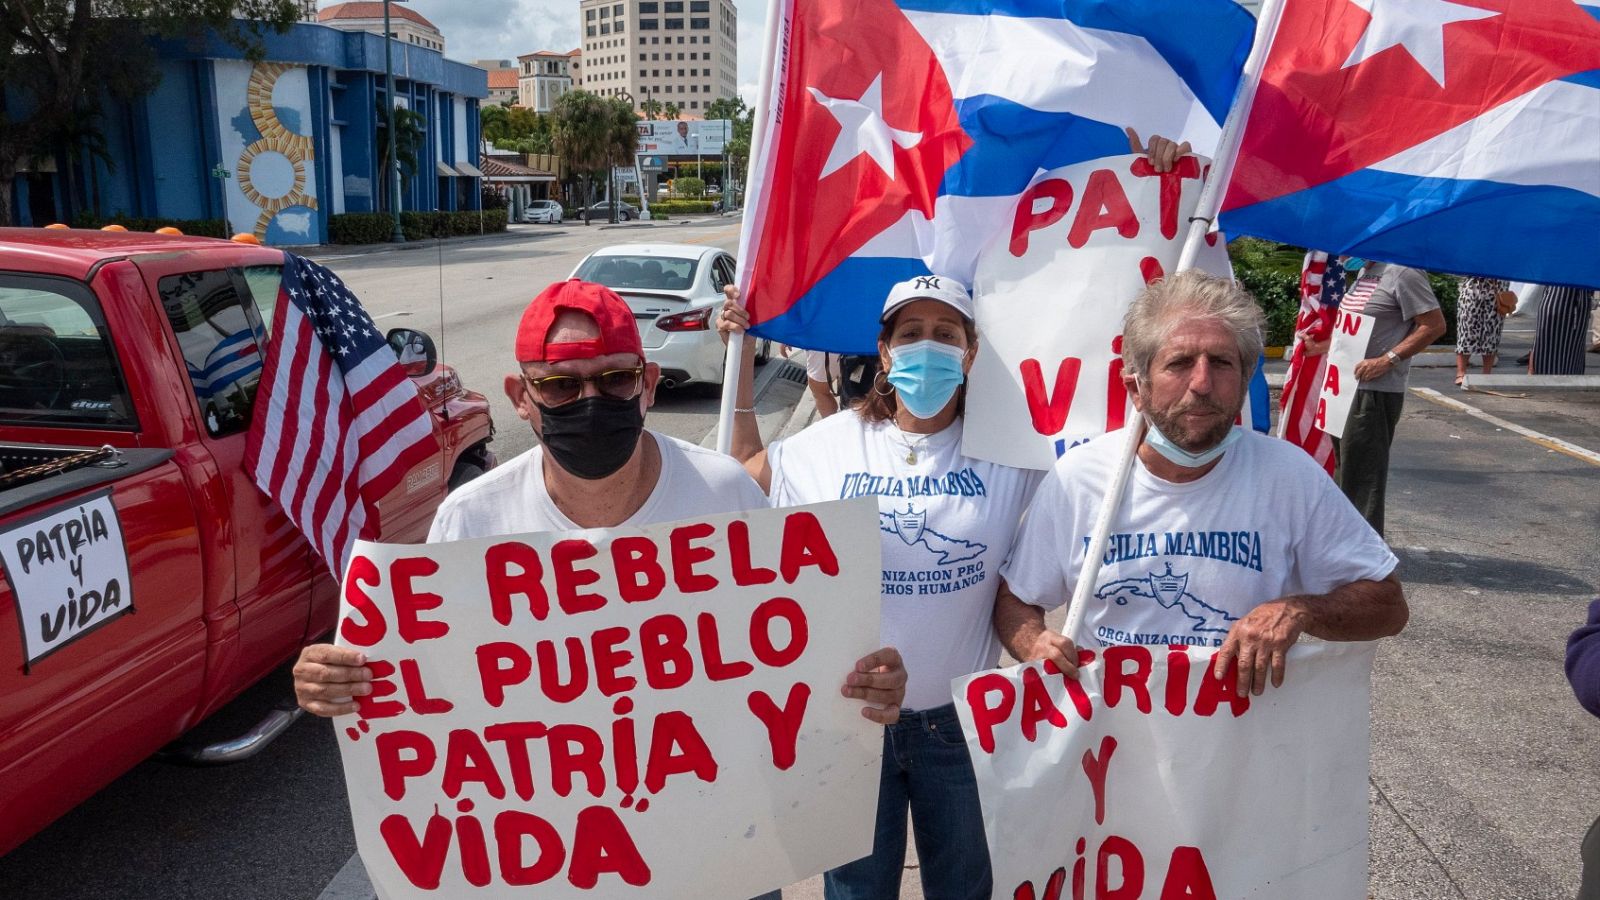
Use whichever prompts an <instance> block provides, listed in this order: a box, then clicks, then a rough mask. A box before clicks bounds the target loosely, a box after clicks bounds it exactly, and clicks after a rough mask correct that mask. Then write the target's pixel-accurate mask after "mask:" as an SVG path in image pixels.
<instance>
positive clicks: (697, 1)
mask: <svg viewBox="0 0 1600 900" xmlns="http://www.w3.org/2000/svg"><path fill="white" fill-rule="evenodd" d="M689 12H692V13H697V12H703V13H708V12H711V0H690V2H689Z"/></svg>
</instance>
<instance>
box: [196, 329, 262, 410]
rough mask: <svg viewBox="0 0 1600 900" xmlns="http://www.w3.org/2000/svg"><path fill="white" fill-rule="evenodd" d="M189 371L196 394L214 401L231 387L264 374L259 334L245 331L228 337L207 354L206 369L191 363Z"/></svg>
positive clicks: (248, 330)
mask: <svg viewBox="0 0 1600 900" xmlns="http://www.w3.org/2000/svg"><path fill="white" fill-rule="evenodd" d="M188 368H189V381H190V382H192V383H193V385H194V392H195V394H196V395H197V396H199V397H201V398H203V399H207V400H209V399H211V398H212V397H213V396H215V395H217V394H218V393H221V392H222V391H223V390H224V389H225V388H227V387H229V386H230V385H233V384H237V383H238V382H240V381H242V380H244V379H245V378H246V377H248V376H250V375H252V374H254V373H256V372H259V371H261V353H260V351H259V350H258V349H257V347H256V335H255V332H253V331H251V330H250V329H249V328H245V329H244V330H242V331H236V332H234V333H233V334H230V335H228V336H227V337H226V338H224V339H223V340H222V341H221V342H219V343H218V344H217V346H216V347H214V348H212V350H211V352H210V353H209V354H207V356H206V363H205V368H200V367H198V366H196V365H195V364H194V363H189V364H188Z"/></svg>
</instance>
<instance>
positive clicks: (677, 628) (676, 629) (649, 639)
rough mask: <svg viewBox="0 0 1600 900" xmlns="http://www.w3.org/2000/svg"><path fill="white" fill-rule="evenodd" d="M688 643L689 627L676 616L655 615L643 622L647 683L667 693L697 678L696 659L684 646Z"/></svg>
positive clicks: (642, 650) (642, 653) (641, 634)
mask: <svg viewBox="0 0 1600 900" xmlns="http://www.w3.org/2000/svg"><path fill="white" fill-rule="evenodd" d="M688 640H689V626H687V625H685V624H684V623H683V620H682V619H680V618H678V617H677V616H671V615H668V616H653V617H651V618H649V619H645V620H644V622H642V623H640V625H639V647H640V656H641V658H642V661H643V662H644V682H645V684H648V685H650V687H652V688H654V689H656V690H658V691H664V690H669V689H671V688H676V687H683V686H684V685H685V684H688V683H689V679H690V678H691V677H693V675H694V657H692V656H690V655H689V651H688V650H687V649H685V647H684V644H685V643H687V642H688Z"/></svg>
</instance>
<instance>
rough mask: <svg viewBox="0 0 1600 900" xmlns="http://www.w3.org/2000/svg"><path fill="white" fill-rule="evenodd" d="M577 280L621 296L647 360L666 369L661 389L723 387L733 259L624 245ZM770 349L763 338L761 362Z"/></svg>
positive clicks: (594, 261)
mask: <svg viewBox="0 0 1600 900" xmlns="http://www.w3.org/2000/svg"><path fill="white" fill-rule="evenodd" d="M572 277H574V278H582V279H583V280H585V281H593V282H597V283H599V284H603V285H605V286H606V287H608V288H611V289H612V290H614V291H616V292H617V293H618V294H620V295H621V296H622V299H623V300H625V301H627V303H628V306H629V307H630V308H631V309H632V310H633V317H634V319H635V320H636V321H637V322H638V325H639V336H640V337H641V338H643V340H644V354H645V359H647V360H648V361H650V362H653V363H655V364H656V365H658V366H660V367H661V384H662V386H663V387H669V388H671V387H677V386H679V385H684V384H693V383H705V384H721V383H722V360H723V347H722V339H721V338H720V337H718V336H717V320H716V315H717V310H719V309H721V308H722V288H723V287H724V286H725V285H728V284H731V283H733V257H732V256H731V255H729V254H728V253H727V252H726V251H723V250H718V249H717V248H715V247H705V246H701V245H699V244H620V245H617V246H614V247H602V248H601V249H599V250H596V251H594V252H593V253H591V254H589V255H588V256H587V257H585V258H584V260H583V262H581V263H579V264H578V267H577V268H576V269H574V270H573V272H572ZM770 352H771V344H770V342H768V341H762V342H761V344H760V346H759V347H758V348H757V350H756V360H757V362H765V361H766V357H767V355H768V354H769V353H770Z"/></svg>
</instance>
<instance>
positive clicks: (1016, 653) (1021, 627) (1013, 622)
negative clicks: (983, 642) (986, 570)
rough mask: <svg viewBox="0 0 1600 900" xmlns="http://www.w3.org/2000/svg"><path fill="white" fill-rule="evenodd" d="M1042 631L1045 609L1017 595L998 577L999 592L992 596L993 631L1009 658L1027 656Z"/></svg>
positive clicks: (1023, 657)
mask: <svg viewBox="0 0 1600 900" xmlns="http://www.w3.org/2000/svg"><path fill="white" fill-rule="evenodd" d="M1044 632H1045V627H1044V610H1042V609H1040V608H1039V607H1037V606H1034V605H1033V604H1032V603H1028V602H1025V601H1023V600H1021V599H1018V597H1017V595H1016V594H1013V593H1011V588H1010V587H1008V586H1007V585H1006V583H1005V579H1001V580H1000V593H999V594H997V595H995V598H994V633H995V635H996V636H998V637H999V638H1000V645H1001V646H1003V647H1005V648H1006V652H1007V653H1010V654H1011V658H1012V659H1019V660H1026V659H1028V658H1029V657H1030V656H1031V655H1032V653H1033V648H1034V645H1035V643H1036V642H1037V641H1038V639H1039V635H1041V634H1043V633H1044Z"/></svg>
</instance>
